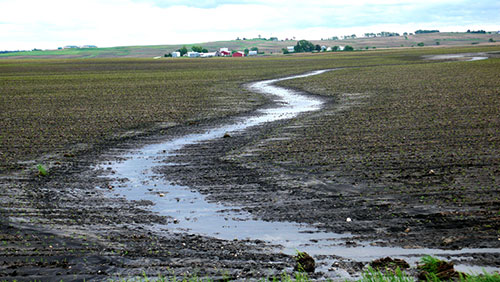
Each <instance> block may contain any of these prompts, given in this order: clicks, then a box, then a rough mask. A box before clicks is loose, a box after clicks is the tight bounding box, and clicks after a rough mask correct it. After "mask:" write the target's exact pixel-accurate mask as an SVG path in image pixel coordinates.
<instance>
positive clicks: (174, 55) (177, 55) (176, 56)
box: [172, 52, 181, 58]
mask: <svg viewBox="0 0 500 282" xmlns="http://www.w3.org/2000/svg"><path fill="white" fill-rule="evenodd" d="M180 56H181V52H172V58H178V57H180Z"/></svg>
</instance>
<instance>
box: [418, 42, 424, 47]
mask: <svg viewBox="0 0 500 282" xmlns="http://www.w3.org/2000/svg"><path fill="white" fill-rule="evenodd" d="M424 45H425V44H424V42H420V43H418V44H417V46H420V47H423V46H424Z"/></svg>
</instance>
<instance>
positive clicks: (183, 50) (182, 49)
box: [177, 46, 188, 57]
mask: <svg viewBox="0 0 500 282" xmlns="http://www.w3.org/2000/svg"><path fill="white" fill-rule="evenodd" d="M177 52H180V53H181V57H182V56H184V55H185V54H187V52H188V49H187V48H186V46H182V48H181V49H179V50H177Z"/></svg>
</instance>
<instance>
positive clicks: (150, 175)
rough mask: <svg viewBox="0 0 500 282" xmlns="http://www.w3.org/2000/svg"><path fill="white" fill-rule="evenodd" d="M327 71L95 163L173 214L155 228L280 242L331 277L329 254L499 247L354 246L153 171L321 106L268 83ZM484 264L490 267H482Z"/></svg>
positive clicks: (132, 192)
mask: <svg viewBox="0 0 500 282" xmlns="http://www.w3.org/2000/svg"><path fill="white" fill-rule="evenodd" d="M326 71H329V70H321V71H314V72H310V73H307V74H304V75H297V76H291V77H286V78H281V79H272V80H266V81H261V82H255V83H252V84H251V85H250V86H249V89H250V90H252V91H254V92H259V93H263V94H265V95H272V97H273V98H274V99H275V100H276V102H277V106H276V107H273V108H266V109H262V110H258V111H257V112H256V113H255V115H253V116H251V117H247V118H241V119H239V120H237V121H235V122H234V123H232V124H225V125H221V126H218V127H213V128H209V129H207V130H206V132H203V133H196V134H189V135H185V136H182V137H178V138H175V139H170V140H167V141H165V142H161V143H158V144H151V145H146V146H144V147H142V148H139V149H135V150H132V151H129V152H127V153H126V154H125V155H120V157H122V159H124V160H123V161H115V162H111V163H106V164H103V165H101V166H100V168H104V169H107V170H112V171H114V175H113V177H115V179H116V183H114V185H115V186H116V187H117V189H116V190H115V191H114V192H112V193H114V195H115V196H119V197H125V198H126V199H129V200H148V201H151V202H153V203H154V205H152V206H151V207H150V208H151V210H152V211H153V212H156V213H158V214H160V215H164V216H168V217H171V218H173V219H174V220H173V222H174V224H168V225H165V226H155V227H154V228H156V230H160V231H161V230H165V231H167V232H187V233H192V234H199V235H204V236H210V237H216V238H219V239H225V240H233V239H239V240H244V239H251V240H257V239H258V240H263V241H266V242H268V243H269V244H270V245H279V247H272V248H273V251H277V252H280V251H281V252H284V253H287V254H294V253H295V252H296V251H297V250H300V251H306V252H308V253H309V254H311V255H313V256H318V255H323V256H322V261H320V268H319V269H320V270H322V271H324V272H326V273H327V275H328V276H330V277H339V276H343V275H344V274H345V273H344V274H343V273H339V272H335V270H334V269H330V266H331V264H332V262H333V261H334V260H335V259H336V258H335V257H333V256H331V255H335V256H340V257H343V258H346V259H353V260H356V261H363V262H368V261H371V260H373V259H376V258H380V257H382V256H392V257H401V258H404V259H406V260H407V261H409V262H410V263H415V261H416V260H417V259H418V258H419V257H420V256H421V255H424V254H433V255H437V256H443V257H446V256H460V255H464V256H466V254H467V253H485V252H494V253H498V252H499V250H498V249H462V250H459V251H445V250H439V249H403V248H393V247H378V246H371V245H370V244H369V242H360V243H359V244H357V246H356V247H347V246H346V244H345V242H346V240H349V238H350V237H351V235H350V234H336V233H326V232H322V231H320V230H318V229H316V228H315V227H314V226H307V225H300V224H297V223H291V222H267V221H262V220H259V219H256V218H254V217H253V216H252V215H251V214H249V213H247V212H244V211H242V210H241V209H240V208H239V207H231V206H227V205H224V204H220V203H213V202H208V201H206V200H205V196H203V195H202V194H200V193H197V192H194V191H192V189H191V188H190V187H186V186H180V185H175V184H173V183H170V182H169V181H167V180H165V179H164V177H163V176H162V175H161V174H159V173H157V172H156V170H155V168H157V167H159V166H162V165H166V164H165V162H164V161H165V159H167V158H168V157H169V156H172V155H175V154H176V151H177V150H179V149H181V148H183V147H184V146H187V145H190V144H195V143H200V142H204V141H209V140H213V139H215V138H222V137H223V136H224V135H225V134H226V133H230V134H231V135H234V136H237V134H238V132H240V131H243V130H247V129H249V128H251V127H254V126H258V125H261V124H263V123H266V122H273V121H277V120H281V119H290V118H293V117H296V116H297V115H299V114H302V113H306V112H310V111H317V110H319V109H320V108H321V106H322V101H321V100H319V99H316V98H313V97H311V96H306V95H303V94H301V93H299V92H296V91H294V90H290V89H285V88H282V87H278V86H274V85H273V84H274V83H276V82H278V81H282V80H287V79H295V78H301V77H307V76H312V75H318V74H321V73H324V72H326ZM167 165H168V164H167ZM120 179H122V181H120ZM123 179H125V181H123ZM328 256H331V257H328ZM459 269H461V270H467V269H468V270H474V271H479V270H480V269H479V268H474V267H466V266H461V267H459ZM486 270H493V269H491V268H486ZM344 277H345V276H344Z"/></svg>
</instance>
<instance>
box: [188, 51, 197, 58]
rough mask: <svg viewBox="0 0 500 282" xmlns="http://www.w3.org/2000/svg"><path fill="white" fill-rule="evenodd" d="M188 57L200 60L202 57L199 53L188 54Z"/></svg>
mask: <svg viewBox="0 0 500 282" xmlns="http://www.w3.org/2000/svg"><path fill="white" fill-rule="evenodd" d="M187 56H188V57H189V58H198V57H199V56H200V53H198V52H187Z"/></svg>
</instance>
